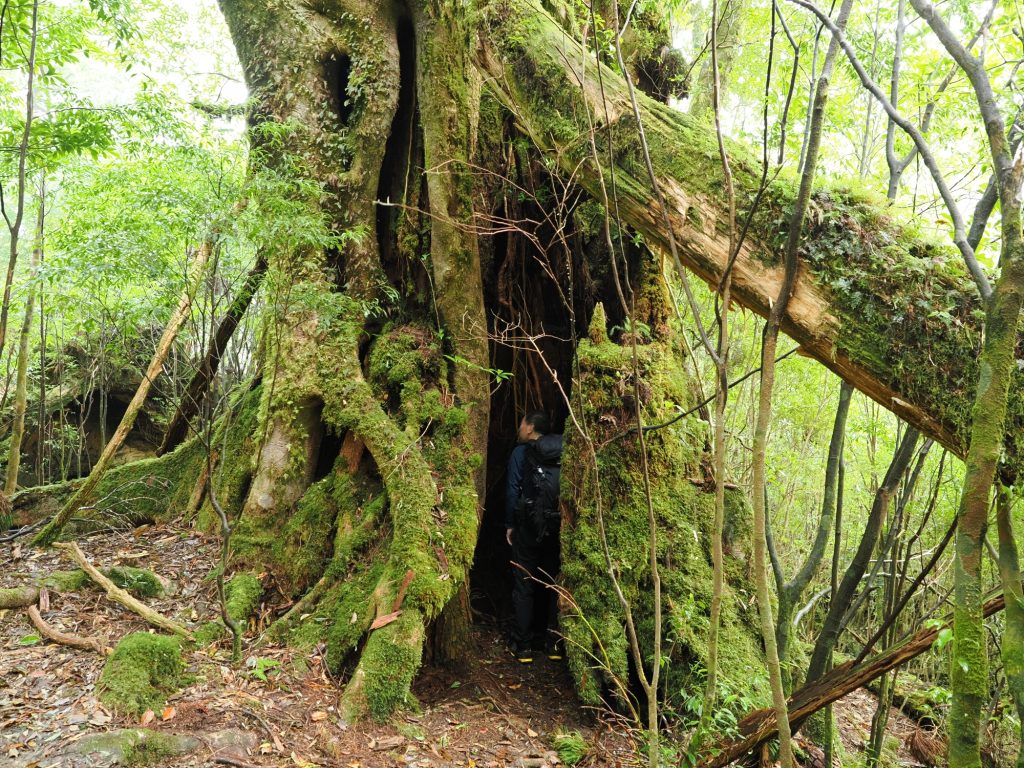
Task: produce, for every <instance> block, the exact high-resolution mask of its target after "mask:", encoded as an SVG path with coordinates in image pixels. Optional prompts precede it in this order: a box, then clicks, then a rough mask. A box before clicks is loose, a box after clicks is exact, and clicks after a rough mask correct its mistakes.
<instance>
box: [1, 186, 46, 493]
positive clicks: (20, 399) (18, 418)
mask: <svg viewBox="0 0 1024 768" xmlns="http://www.w3.org/2000/svg"><path fill="white" fill-rule="evenodd" d="M39 192H40V194H39V215H38V216H37V218H36V246H35V248H33V249H32V276H31V278H30V279H29V293H28V298H27V299H25V319H24V321H23V322H22V324H21V334H20V336H19V337H18V380H17V382H18V383H17V385H16V388H15V391H14V426H13V427H12V429H11V449H10V453H9V454H8V458H7V477H6V479H5V481H4V493H5V494H7V495H8V496H10V495H11V494H12V493H14V492H15V491H16V490H17V489H18V469H19V467H20V466H21V441H22V438H23V437H24V436H25V410H26V408H27V407H28V342H29V335H30V334H31V332H32V313H33V311H34V310H35V298H36V286H35V277H36V274H37V273H38V271H39V262H40V260H41V259H42V253H43V225H44V222H45V217H46V206H45V194H46V192H45V187H43V186H42V185H40V188H39ZM40 375H42V372H41V371H40ZM36 471H37V472H38V471H39V468H38V467H37V468H36Z"/></svg>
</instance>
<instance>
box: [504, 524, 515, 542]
mask: <svg viewBox="0 0 1024 768" xmlns="http://www.w3.org/2000/svg"><path fill="white" fill-rule="evenodd" d="M514 530H515V528H506V529H505V541H507V542H508V545H509V546H510V547H511V546H512V531H514Z"/></svg>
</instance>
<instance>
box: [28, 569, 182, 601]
mask: <svg viewBox="0 0 1024 768" xmlns="http://www.w3.org/2000/svg"><path fill="white" fill-rule="evenodd" d="M103 575H104V576H106V577H107V578H108V579H110V580H111V581H112V582H114V584H116V585H117V586H119V587H120V588H121V589H123V590H125V591H127V592H130V593H131V594H133V595H135V597H140V598H153V597H162V596H163V595H164V592H165V587H164V583H163V582H162V581H161V580H160V577H159V576H157V575H156V574H155V573H153V572H152V571H147V570H146V569H145V568H133V567H132V566H130V565H117V566H114V567H113V568H105V569H103ZM89 584H90V580H89V577H88V576H87V575H86V573H85V571H83V570H81V569H76V570H73V571H54V572H53V573H51V574H50V575H48V576H46V577H45V578H44V579H43V580H42V581H40V582H39V586H41V587H46V588H47V589H51V590H53V591H54V592H77V591H78V590H80V589H83V588H84V587H86V586H88V585H89Z"/></svg>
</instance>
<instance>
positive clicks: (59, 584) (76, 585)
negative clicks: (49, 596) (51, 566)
mask: <svg viewBox="0 0 1024 768" xmlns="http://www.w3.org/2000/svg"><path fill="white" fill-rule="evenodd" d="M88 583H89V577H88V576H86V575H85V571H83V570H81V569H76V570H74V571H54V572H53V573H51V574H50V575H49V576H47V577H46V578H44V579H43V580H42V581H41V582H39V586H41V587H46V588H47V589H52V590H53V591H54V592H77V591H78V590H80V589H81V588H82V587H84V586H85V585H86V584H88Z"/></svg>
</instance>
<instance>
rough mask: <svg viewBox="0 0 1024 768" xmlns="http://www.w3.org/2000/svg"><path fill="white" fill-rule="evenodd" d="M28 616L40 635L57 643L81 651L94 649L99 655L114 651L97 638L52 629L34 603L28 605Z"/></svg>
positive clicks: (107, 654)
mask: <svg viewBox="0 0 1024 768" xmlns="http://www.w3.org/2000/svg"><path fill="white" fill-rule="evenodd" d="M28 618H29V620H30V621H31V622H32V626H34V627H35V628H36V629H37V630H39V634H40V635H42V636H43V637H45V638H46V639H47V640H50V641H52V642H54V643H58V644H59V645H66V646H69V647H71V648H78V649H80V650H83V651H95V652H96V653H98V654H100V655H101V656H109V655H110V654H111V653H113V652H114V651H113V649H112V648H110V647H108V646H106V645H104V644H103V643H101V642H100V641H99V640H95V639H93V638H91V637H82V636H81V635H74V634H71V633H70V632H61V631H60V630H59V629H54V628H53V627H51V626H50V625H49V624H47V623H46V622H45V621H44V620H43V617H42V614H40V613H39V609H38V608H36V607H35V606H34V605H30V606H29V608H28Z"/></svg>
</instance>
